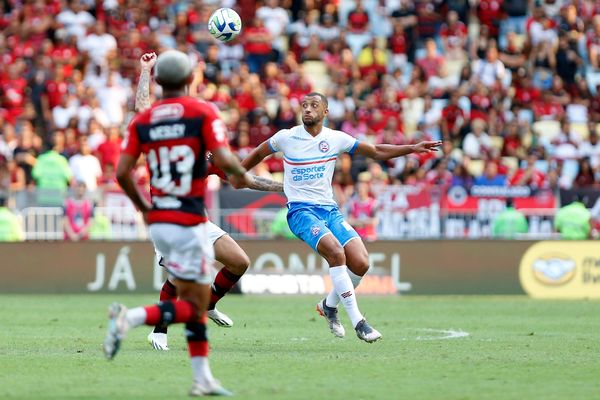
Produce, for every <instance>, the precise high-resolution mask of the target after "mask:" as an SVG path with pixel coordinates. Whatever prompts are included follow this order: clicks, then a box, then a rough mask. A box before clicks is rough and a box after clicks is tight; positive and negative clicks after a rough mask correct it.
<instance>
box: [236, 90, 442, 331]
mask: <svg viewBox="0 0 600 400" xmlns="http://www.w3.org/2000/svg"><path fill="white" fill-rule="evenodd" d="M327 113H328V109H327V98H326V97H325V96H323V95H322V94H320V93H309V94H307V95H306V96H305V97H304V98H303V100H302V122H303V125H298V126H295V127H293V128H291V129H283V130H280V131H279V132H277V133H276V134H275V135H273V136H272V137H271V138H270V139H269V140H266V141H264V142H263V143H261V144H260V145H259V146H258V147H257V148H256V149H254V150H253V151H252V152H251V153H250V154H249V155H248V157H246V158H245V159H244V160H243V161H242V165H243V166H244V168H246V169H250V168H252V167H254V166H255V165H257V164H258V163H259V162H261V161H262V160H263V159H264V158H265V157H267V156H269V155H270V154H272V153H275V152H283V157H284V159H283V160H284V183H283V186H284V192H285V194H286V196H287V199H288V217H287V218H288V223H289V225H290V229H291V230H292V232H294V234H295V235H296V236H298V237H299V238H300V239H302V240H303V241H304V242H306V243H307V244H308V245H309V246H310V247H312V248H313V250H315V251H316V252H318V253H319V254H320V255H321V256H322V257H323V258H325V260H327V262H328V264H329V275H330V276H331V282H332V284H333V290H332V291H331V293H329V295H328V296H327V297H326V298H325V299H323V300H322V301H320V302H319V303H318V304H317V311H318V312H319V313H320V314H321V315H322V316H323V317H325V318H326V319H327V321H328V323H329V328H330V329H331V332H332V333H333V334H334V335H335V336H337V337H344V335H345V330H344V327H343V326H342V324H341V323H340V321H339V319H338V316H337V305H338V303H339V302H340V301H341V302H342V304H343V305H344V308H345V309H346V312H347V313H348V316H349V318H350V320H351V321H352V326H353V327H354V330H355V331H356V335H357V336H358V338H359V339H361V340H364V341H366V342H374V341H376V340H378V339H379V338H381V333H379V332H378V331H377V330H375V329H373V328H372V327H371V326H370V325H369V324H368V322H367V321H366V320H365V318H364V317H363V315H362V314H361V312H360V310H359V308H358V303H357V301H356V295H355V293H354V288H355V287H356V286H358V284H359V283H360V280H361V278H362V277H363V276H364V275H365V273H366V272H367V270H368V269H369V255H368V253H367V249H366V248H365V245H364V243H363V242H362V240H361V239H360V237H359V236H358V234H357V233H356V231H355V230H354V229H353V228H352V227H351V226H350V225H349V224H348V223H347V222H346V221H344V217H343V216H342V214H341V213H340V211H339V210H338V206H337V204H336V202H335V199H334V197H333V191H332V186H331V179H332V177H333V172H334V168H335V162H336V160H337V157H338V156H339V154H340V153H344V152H345V153H349V154H350V155H353V154H360V155H363V156H366V157H369V158H373V159H376V160H389V159H392V158H395V157H401V156H405V155H408V154H411V153H429V152H433V151H436V150H437V149H438V148H439V147H440V146H441V144H442V142H440V141H431V142H430V141H426V142H420V143H418V144H415V145H404V146H399V145H391V144H379V145H372V144H369V143H365V142H360V141H358V140H356V139H355V138H353V137H352V136H350V135H348V134H346V133H344V132H341V131H336V130H333V129H329V128H327V127H324V126H323V120H324V118H325V116H326V115H327Z"/></svg>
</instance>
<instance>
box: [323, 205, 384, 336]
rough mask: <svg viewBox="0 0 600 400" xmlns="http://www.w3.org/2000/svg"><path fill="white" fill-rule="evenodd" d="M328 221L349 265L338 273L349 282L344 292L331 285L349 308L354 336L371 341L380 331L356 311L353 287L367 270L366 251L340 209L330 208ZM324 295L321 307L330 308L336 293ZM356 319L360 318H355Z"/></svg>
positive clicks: (367, 258) (345, 306)
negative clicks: (331, 209) (342, 271)
mask: <svg viewBox="0 0 600 400" xmlns="http://www.w3.org/2000/svg"><path fill="white" fill-rule="evenodd" d="M327 224H328V227H329V229H330V230H331V232H332V234H333V236H334V237H335V238H336V239H337V241H338V242H339V243H341V246H342V247H343V250H342V251H343V252H344V259H345V260H346V264H347V265H348V267H347V268H344V274H341V273H340V276H343V277H344V279H343V282H345V284H348V282H349V285H348V287H347V288H346V290H345V292H342V294H340V290H339V288H338V287H336V285H335V284H334V285H333V288H334V291H335V294H336V295H337V297H338V299H339V300H340V301H341V302H342V304H343V305H344V308H346V311H348V310H351V311H348V315H349V316H350V319H351V320H352V325H353V326H354V330H355V331H356V335H357V336H358V337H359V338H360V339H362V340H364V341H366V342H374V341H376V340H378V339H380V338H381V334H380V333H379V332H378V331H376V330H375V329H373V328H372V327H371V326H370V325H369V323H368V322H367V321H366V320H365V319H364V318H363V317H362V314H360V312H358V305H357V300H356V293H355V292H354V288H355V287H356V286H358V284H359V283H360V279H361V278H360V277H362V276H363V275H364V274H365V273H366V272H367V270H368V269H369V254H368V253H367V249H366V248H365V246H364V244H363V243H362V240H361V239H360V237H359V235H358V234H357V233H356V231H355V230H354V228H352V227H351V226H350V224H348V223H347V222H346V221H345V220H344V217H343V215H342V214H341V213H340V212H339V210H337V209H336V210H333V211H331V212H330V213H329V214H328V219H327ZM349 269H351V270H349ZM330 273H331V268H330ZM338 279H340V280H341V279H342V278H341V277H338ZM332 282H333V276H332ZM341 282H342V281H340V285H341V284H342V283H341ZM350 291H351V292H350ZM327 297H328V298H327V299H326V300H325V301H324V302H323V304H324V307H325V306H327V307H333V304H332V303H334V302H335V296H331V294H330V295H329V296H327ZM328 300H329V301H330V302H331V303H330V304H327V303H328ZM332 300H333V301H332ZM352 303H354V304H356V308H354V307H353V306H352ZM336 305H337V304H336ZM353 316H354V317H353ZM358 318H360V319H359V320H357V319H358Z"/></svg>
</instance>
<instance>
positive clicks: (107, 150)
mask: <svg viewBox="0 0 600 400" xmlns="http://www.w3.org/2000/svg"><path fill="white" fill-rule="evenodd" d="M122 142H123V139H122V138H121V132H120V131H119V128H118V127H117V126H113V127H111V128H109V129H108V137H107V138H106V140H105V141H104V142H102V143H101V144H100V145H99V146H98V150H97V157H98V159H99V160H100V166H101V167H102V169H105V168H106V165H107V164H111V165H112V166H113V168H114V169H115V170H116V168H117V163H118V162H119V155H120V154H121V144H122Z"/></svg>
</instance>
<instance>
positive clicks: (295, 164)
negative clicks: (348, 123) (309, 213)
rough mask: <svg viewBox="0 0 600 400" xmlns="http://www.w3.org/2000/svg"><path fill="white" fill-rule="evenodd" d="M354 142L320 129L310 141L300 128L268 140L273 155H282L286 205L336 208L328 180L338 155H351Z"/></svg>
mask: <svg viewBox="0 0 600 400" xmlns="http://www.w3.org/2000/svg"><path fill="white" fill-rule="evenodd" d="M358 143H359V142H358V140H356V139H355V138H353V137H352V136H350V135H348V134H347V133H344V132H341V131H336V130H333V129H329V128H326V127H323V130H322V131H321V133H319V134H318V135H317V136H315V137H313V136H312V135H311V134H310V133H308V132H307V131H306V130H305V129H304V126H303V125H298V126H295V127H293V128H291V129H283V130H280V131H279V132H277V133H276V134H275V135H273V136H272V137H271V138H270V139H269V146H270V148H271V151H272V152H273V153H275V152H278V151H281V152H283V164H284V182H283V189H284V192H285V195H286V196H287V199H288V202H289V203H295V202H299V203H311V204H321V205H337V204H336V202H335V199H334V197H333V189H332V187H331V180H332V178H333V172H334V170H335V163H336V160H337V158H338V156H339V155H340V154H341V153H350V154H352V153H354V150H356V146H358Z"/></svg>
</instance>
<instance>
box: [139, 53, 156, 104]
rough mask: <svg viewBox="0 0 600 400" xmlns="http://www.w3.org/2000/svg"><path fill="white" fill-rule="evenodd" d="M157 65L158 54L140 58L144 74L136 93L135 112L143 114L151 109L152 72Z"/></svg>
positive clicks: (141, 74)
mask: <svg viewBox="0 0 600 400" xmlns="http://www.w3.org/2000/svg"><path fill="white" fill-rule="evenodd" d="M154 63H156V53H146V54H144V55H143V56H142V58H140V64H141V65H142V72H141V73H140V81H139V82H138V87H137V91H136V93H135V111H137V112H142V111H144V110H146V109H148V108H150V106H151V104H150V71H152V67H153V66H154Z"/></svg>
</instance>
